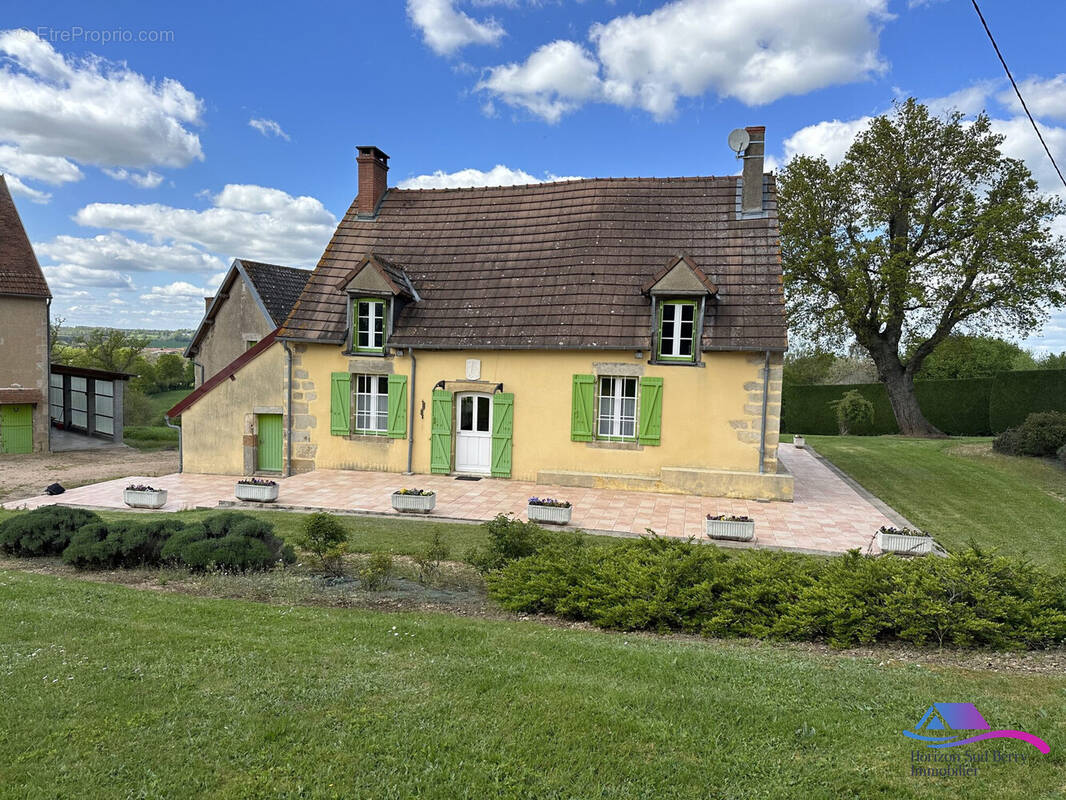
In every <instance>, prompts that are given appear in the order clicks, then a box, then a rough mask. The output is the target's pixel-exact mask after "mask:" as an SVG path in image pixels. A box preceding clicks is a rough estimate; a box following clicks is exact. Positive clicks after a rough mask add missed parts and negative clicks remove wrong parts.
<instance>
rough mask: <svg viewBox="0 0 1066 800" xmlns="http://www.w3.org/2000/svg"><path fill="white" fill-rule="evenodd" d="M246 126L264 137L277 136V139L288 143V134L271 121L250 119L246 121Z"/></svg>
mask: <svg viewBox="0 0 1066 800" xmlns="http://www.w3.org/2000/svg"><path fill="white" fill-rule="evenodd" d="M248 124H249V125H251V126H252V127H253V128H255V129H256V130H257V131H259V132H260V133H261V134H263V135H264V136H267V137H270V136H277V137H278V138H279V139H284V140H285V141H286V142H287V141H290V139H289V134H287V133H285V131H283V130H282V129H281V126H280V125H279V124H278V123H276V122H275V121H274V120H272V119H263V118H262V117H252V118H251V119H250V120H248Z"/></svg>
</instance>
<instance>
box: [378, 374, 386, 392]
mask: <svg viewBox="0 0 1066 800" xmlns="http://www.w3.org/2000/svg"><path fill="white" fill-rule="evenodd" d="M377 381H378V392H379V393H380V394H383V395H385V396H386V397H388V395H389V378H388V376H387V375H382V376H380V377H379V378H378V379H377Z"/></svg>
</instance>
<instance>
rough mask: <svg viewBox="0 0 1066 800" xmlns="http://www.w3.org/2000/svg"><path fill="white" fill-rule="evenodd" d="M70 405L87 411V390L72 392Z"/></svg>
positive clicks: (78, 409)
mask: <svg viewBox="0 0 1066 800" xmlns="http://www.w3.org/2000/svg"><path fill="white" fill-rule="evenodd" d="M70 407H71V408H73V409H74V410H75V411H87V410H88V409H89V405H88V401H87V400H86V394H85V392H71V393H70Z"/></svg>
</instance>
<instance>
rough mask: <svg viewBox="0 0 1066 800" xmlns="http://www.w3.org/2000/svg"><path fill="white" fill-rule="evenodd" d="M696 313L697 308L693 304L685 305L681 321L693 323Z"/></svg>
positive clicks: (682, 309) (682, 307)
mask: <svg viewBox="0 0 1066 800" xmlns="http://www.w3.org/2000/svg"><path fill="white" fill-rule="evenodd" d="M695 313H696V306H694V305H692V304H691V303H686V304H685V305H683V306H681V321H682V322H692V321H693V319H695Z"/></svg>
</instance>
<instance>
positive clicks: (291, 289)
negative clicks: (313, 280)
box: [240, 258, 311, 325]
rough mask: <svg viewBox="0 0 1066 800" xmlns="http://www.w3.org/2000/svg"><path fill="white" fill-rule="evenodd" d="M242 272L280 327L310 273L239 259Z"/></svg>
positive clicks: (294, 268)
mask: <svg viewBox="0 0 1066 800" xmlns="http://www.w3.org/2000/svg"><path fill="white" fill-rule="evenodd" d="M240 262H241V264H243V265H244V270H245V272H246V273H247V275H248V277H249V278H250V279H251V281H252V283H253V284H255V290H256V291H257V292H259V297H260V298H261V299H262V301H263V305H265V306H266V309H267V311H268V312H269V313H270V316H271V317H273V319H274V324H275V325H280V324H281V323H283V322H284V321H285V318H286V317H287V316H289V312H290V311H292V307H293V306H294V305H296V301H297V300H298V299H299V297H300V293H301V292H302V291H303V290H304V286H306V285H307V280H308V278H310V277H311V271H310V270H307V269H297V268H296V267H282V266H280V265H278V264H263V263H261V262H259V261H249V260H248V259H246V258H242V259H240Z"/></svg>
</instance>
